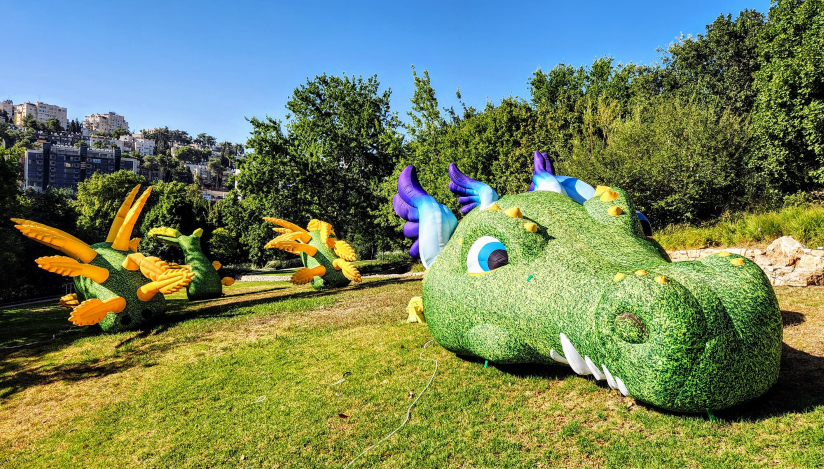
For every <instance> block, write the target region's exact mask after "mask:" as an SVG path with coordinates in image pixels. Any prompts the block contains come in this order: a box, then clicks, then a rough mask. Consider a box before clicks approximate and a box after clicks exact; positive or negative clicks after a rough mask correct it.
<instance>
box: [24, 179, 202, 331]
mask: <svg viewBox="0 0 824 469" xmlns="http://www.w3.org/2000/svg"><path fill="white" fill-rule="evenodd" d="M139 189H140V186H139V185H138V186H137V187H135V188H134V189H132V191H131V193H130V194H129V196H128V197H126V200H125V201H124V202H123V204H122V205H121V206H120V209H119V210H118V212H117V215H116V216H115V218H114V221H112V226H111V228H110V229H109V235H108V237H107V238H106V241H105V242H102V243H97V244H92V245H88V244H86V243H85V242H83V241H81V240H79V239H78V238H75V237H74V236H72V235H70V234H68V233H66V232H64V231H61V230H58V229H55V228H52V227H50V226H46V225H43V224H41V223H37V222H33V221H30V220H22V219H16V218H15V219H12V221H14V222H15V223H16V225H15V228H17V229H18V230H20V232H21V233H23V235H25V236H27V237H29V238H31V239H33V240H35V241H37V242H40V243H42V244H45V245H46V246H49V247H52V248H54V249H57V250H59V251H61V252H63V253H64V254H66V256H48V257H41V258H39V259H37V260H36V262H37V264H38V265H39V266H40V267H41V268H42V269H45V270H48V271H49V272H54V273H57V274H60V275H63V276H67V277H72V278H73V279H74V287H75V292H76V293H72V294H70V295H66V296H64V297H63V298H61V299H60V304H62V305H63V306H66V307H69V308H72V313H71V315H70V316H69V320H70V321H71V322H72V323H74V324H76V325H78V326H87V325H92V324H100V327H101V328H102V329H103V330H104V331H107V332H118V331H121V330H125V329H133V328H137V327H140V326H141V325H143V324H144V323H145V322H146V321H147V320H149V319H151V318H153V317H154V316H157V315H159V314H162V313H163V312H164V311H165V310H166V300H165V298H164V296H163V294H169V293H173V292H176V291H178V290H180V289H181V288H185V287H186V286H187V285H189V282H190V281H191V279H192V273H191V272H189V271H188V270H186V269H178V268H174V267H173V266H170V265H169V264H167V263H166V262H164V261H162V260H160V259H158V258H157V257H146V256H144V255H143V254H140V253H138V252H137V245H138V244H139V243H140V238H134V239H129V238H130V237H131V234H132V230H133V229H134V225H135V222H137V218H138V217H139V216H140V212H141V211H142V210H143V206H144V205H145V203H146V200H147V199H148V198H149V194H151V192H152V188H151V187H149V188H148V189H146V191H145V192H144V193H143V195H141V196H140V198H138V199H137V201H136V202H135V197H136V196H137V192H138V190H139ZM132 202H134V205H132ZM67 256H68V257H67ZM158 293H161V295H158Z"/></svg>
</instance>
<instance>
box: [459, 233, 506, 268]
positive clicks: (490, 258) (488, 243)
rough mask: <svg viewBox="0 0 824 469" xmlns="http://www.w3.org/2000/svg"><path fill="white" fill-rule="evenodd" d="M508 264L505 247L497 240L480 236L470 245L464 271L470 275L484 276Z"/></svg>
mask: <svg viewBox="0 0 824 469" xmlns="http://www.w3.org/2000/svg"><path fill="white" fill-rule="evenodd" d="M507 264H509V254H508V253H507V252H506V246H504V243H502V242H500V241H499V240H498V239H497V238H493V237H492V236H482V237H480V238H478V239H477V240H475V242H474V243H472V247H471V248H469V254H468V255H467V256H466V269H467V272H468V273H470V274H485V273H487V272H491V271H493V270H495V269H497V268H498V267H503V266H505V265H507Z"/></svg>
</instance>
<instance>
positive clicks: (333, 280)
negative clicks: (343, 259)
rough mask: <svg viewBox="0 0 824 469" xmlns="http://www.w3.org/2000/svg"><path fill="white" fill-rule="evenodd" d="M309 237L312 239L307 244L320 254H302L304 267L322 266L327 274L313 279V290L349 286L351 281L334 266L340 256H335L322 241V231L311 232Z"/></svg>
mask: <svg viewBox="0 0 824 469" xmlns="http://www.w3.org/2000/svg"><path fill="white" fill-rule="evenodd" d="M309 235H310V236H312V239H311V240H310V241H309V242H308V243H306V244H308V245H310V246H313V247H315V248H316V249H317V250H318V252H317V253H316V254H315V255H314V256H307V255H306V254H305V253H301V254H300V260H301V261H303V266H304V267H308V268H310V269H311V268H313V267H317V266H319V265H322V266H323V267H324V268H325V269H326V274H324V276H323V277H319V276H317V275H315V277H314V278H312V288H314V289H316V290H323V289H326V288H340V287H345V286H347V285H349V284H350V283H351V281H350V280H349V279H348V278H346V276H345V275H343V272H341V271H340V270H336V269H335V267H334V266H333V265H332V263H333V262H334V261H335V259H337V258H338V255H337V254H335V251H333V250H332V249H329V247H328V246H327V245H326V243H324V242H323V241H321V236H320V231H319V230H314V231H310V232H309Z"/></svg>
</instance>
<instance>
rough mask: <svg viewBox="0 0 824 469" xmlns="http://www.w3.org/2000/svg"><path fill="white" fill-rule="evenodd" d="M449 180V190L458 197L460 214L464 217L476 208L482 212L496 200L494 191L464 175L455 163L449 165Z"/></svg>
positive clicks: (496, 194)
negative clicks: (479, 208)
mask: <svg viewBox="0 0 824 469" xmlns="http://www.w3.org/2000/svg"><path fill="white" fill-rule="evenodd" d="M449 179H451V181H450V183H449V190H450V191H452V193H453V194H455V195H457V196H458V203H459V204H461V213H463V214H464V215H466V214H467V213H469V212H470V211H472V209H474V208H475V207H478V206H480V207H481V210H484V209H486V208H487V207H489V206H490V205H492V204H493V203H495V201H497V200H498V193H497V192H495V190H494V189H492V188H491V187H489V186H488V185H486V184H484V183H482V182H481V181H476V180H474V179H472V178H471V177H469V176H467V175H465V174H464V173H462V172H461V170H459V169H458V166H456V165H455V163H449Z"/></svg>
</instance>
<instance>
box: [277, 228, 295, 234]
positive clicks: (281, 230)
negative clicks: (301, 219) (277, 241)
mask: <svg viewBox="0 0 824 469" xmlns="http://www.w3.org/2000/svg"><path fill="white" fill-rule="evenodd" d="M272 231H274V232H275V233H281V234H286V233H294V231H292V230H290V229H289V228H272Z"/></svg>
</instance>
